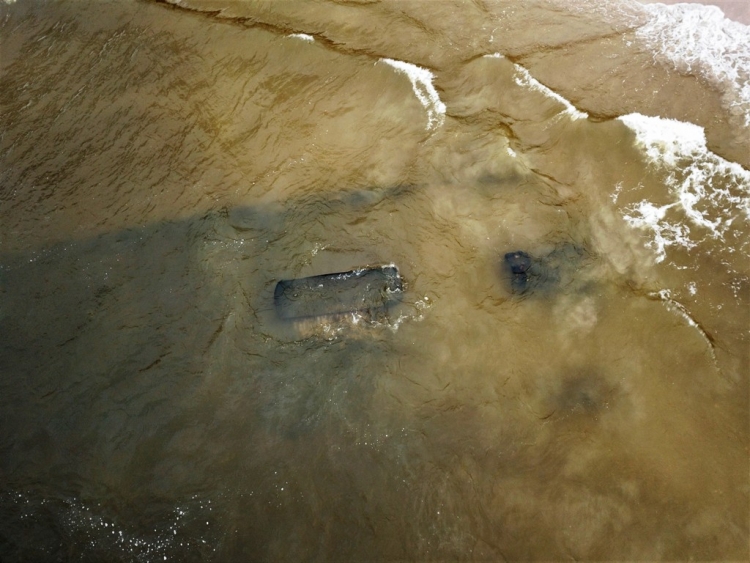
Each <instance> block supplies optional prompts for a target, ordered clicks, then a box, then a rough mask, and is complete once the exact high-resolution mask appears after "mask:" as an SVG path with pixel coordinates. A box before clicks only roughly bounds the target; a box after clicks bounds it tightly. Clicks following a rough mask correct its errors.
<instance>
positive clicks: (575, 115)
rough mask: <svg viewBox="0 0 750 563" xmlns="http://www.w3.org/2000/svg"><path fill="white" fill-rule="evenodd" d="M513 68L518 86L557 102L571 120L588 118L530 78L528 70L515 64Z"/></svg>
mask: <svg viewBox="0 0 750 563" xmlns="http://www.w3.org/2000/svg"><path fill="white" fill-rule="evenodd" d="M513 66H515V68H516V75H515V77H514V80H515V82H516V84H518V85H519V86H522V87H524V88H529V89H531V90H536V91H537V92H541V93H542V94H544V95H545V96H547V97H548V98H552V99H553V100H557V101H558V102H560V103H561V104H563V105H564V106H565V112H566V113H567V114H568V115H570V117H571V119H585V118H587V117H588V116H589V115H588V114H587V113H585V112H582V111H581V110H579V109H578V108H577V107H575V106H574V105H573V104H571V103H570V101H568V100H566V99H565V98H563V97H562V96H561V95H560V94H558V93H557V92H555V91H554V90H552V89H550V88H548V87H547V86H545V85H544V84H542V83H541V82H539V81H538V80H537V79H536V78H534V77H533V76H531V73H530V72H529V71H528V70H526V69H525V68H524V67H522V66H521V65H519V64H517V63H516V64H514V65H513Z"/></svg>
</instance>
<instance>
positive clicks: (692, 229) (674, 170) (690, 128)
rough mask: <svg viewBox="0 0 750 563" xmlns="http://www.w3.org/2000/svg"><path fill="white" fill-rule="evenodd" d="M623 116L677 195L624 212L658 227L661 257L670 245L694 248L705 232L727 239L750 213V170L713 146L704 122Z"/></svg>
mask: <svg viewBox="0 0 750 563" xmlns="http://www.w3.org/2000/svg"><path fill="white" fill-rule="evenodd" d="M619 120H620V121H622V122H623V123H624V124H625V125H627V126H628V127H629V128H630V129H631V130H632V131H633V132H634V133H635V136H636V144H637V145H638V146H639V147H640V148H641V150H643V152H644V154H645V156H646V158H647V160H648V161H649V163H650V164H651V165H652V166H653V167H654V168H656V169H659V170H660V171H661V172H662V173H664V174H665V175H666V180H665V183H666V185H667V186H668V188H669V191H670V194H671V195H672V196H673V201H671V202H670V203H667V204H664V205H655V204H654V203H652V202H650V201H647V200H643V201H641V202H639V203H637V204H634V205H630V206H628V207H627V208H626V210H625V214H624V218H625V220H626V221H627V222H628V223H629V224H630V225H631V226H633V227H637V228H642V229H646V230H650V231H651V232H652V234H653V239H652V243H651V246H652V247H653V248H654V250H655V251H656V261H657V262H661V261H663V260H664V258H665V256H666V249H667V248H668V247H670V246H682V247H685V248H688V249H689V248H693V247H695V246H696V245H697V244H699V243H700V241H702V240H703V239H704V238H705V237H709V238H713V239H716V240H722V241H724V240H725V237H726V235H727V233H729V232H730V231H731V230H732V226H733V223H734V222H735V220H737V219H738V218H739V219H741V220H742V221H744V220H748V219H750V172H749V171H747V170H745V169H744V168H742V166H740V165H739V164H737V163H734V162H729V161H727V160H725V159H723V158H721V157H720V156H718V155H716V154H714V153H713V152H711V151H710V150H708V148H707V147H706V136H705V132H704V130H703V128H702V127H699V126H697V125H694V124H692V123H683V122H680V121H676V120H673V119H663V118H660V117H649V116H645V115H641V114H637V113H634V114H630V115H625V116H622V117H620V118H619Z"/></svg>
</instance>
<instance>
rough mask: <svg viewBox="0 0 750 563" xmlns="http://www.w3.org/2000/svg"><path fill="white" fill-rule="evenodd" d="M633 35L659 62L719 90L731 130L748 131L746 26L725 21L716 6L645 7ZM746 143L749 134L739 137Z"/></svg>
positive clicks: (749, 32)
mask: <svg viewBox="0 0 750 563" xmlns="http://www.w3.org/2000/svg"><path fill="white" fill-rule="evenodd" d="M643 9H644V10H645V11H646V13H647V14H648V16H649V19H648V21H647V23H646V24H645V25H643V26H641V27H640V28H639V29H638V30H637V32H636V36H637V37H638V38H639V39H640V40H641V41H642V42H643V43H644V44H645V45H646V46H647V47H648V48H649V49H650V50H651V51H653V53H654V59H655V60H656V61H658V62H659V63H662V64H665V65H667V66H669V67H672V68H674V69H675V70H676V71H677V72H679V73H682V74H692V75H696V76H698V77H700V78H701V79H703V80H705V81H707V82H708V83H710V84H711V85H713V86H714V87H715V88H716V89H717V90H718V91H720V92H722V101H723V104H724V106H725V107H726V108H727V110H728V111H729V113H730V114H731V116H732V117H731V119H732V121H733V122H734V124H735V125H736V126H738V127H737V128H738V129H739V126H744V127H745V128H747V127H750V27H749V26H746V25H743V24H741V23H738V22H735V21H732V20H729V19H727V18H725V17H724V14H723V12H722V11H721V10H720V9H719V8H717V7H716V6H704V5H702V4H675V5H671V6H666V5H664V4H648V5H646V6H644V7H643ZM740 134H741V135H743V139H742V141H743V142H748V143H750V130H748V129H745V130H744V131H743V132H742V133H740Z"/></svg>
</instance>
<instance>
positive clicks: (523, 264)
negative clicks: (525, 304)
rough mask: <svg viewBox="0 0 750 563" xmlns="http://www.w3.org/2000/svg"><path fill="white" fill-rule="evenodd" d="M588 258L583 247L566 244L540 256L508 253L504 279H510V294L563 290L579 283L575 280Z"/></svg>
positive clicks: (521, 251)
mask: <svg viewBox="0 0 750 563" xmlns="http://www.w3.org/2000/svg"><path fill="white" fill-rule="evenodd" d="M587 256H588V254H587V252H586V251H585V250H584V249H583V248H581V247H579V246H576V245H573V244H564V245H562V246H560V247H558V248H556V249H554V250H553V251H552V252H550V253H548V254H545V255H543V256H541V257H536V256H531V255H530V254H528V253H526V252H524V251H523V250H515V251H513V252H508V253H507V254H505V257H504V258H505V259H504V261H503V270H504V276H503V277H504V278H506V279H508V280H509V282H510V291H511V293H515V294H523V293H526V292H528V291H530V290H538V291H554V290H560V289H562V288H564V287H567V286H569V285H570V284H574V283H579V282H577V281H576V280H578V278H579V277H580V276H579V274H580V270H581V269H582V268H583V267H584V265H585V263H586V260H587Z"/></svg>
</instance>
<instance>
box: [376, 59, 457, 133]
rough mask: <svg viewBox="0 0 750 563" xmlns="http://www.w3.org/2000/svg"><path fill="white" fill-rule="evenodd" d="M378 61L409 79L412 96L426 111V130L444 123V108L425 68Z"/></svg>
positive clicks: (400, 62)
mask: <svg viewBox="0 0 750 563" xmlns="http://www.w3.org/2000/svg"><path fill="white" fill-rule="evenodd" d="M380 61H381V62H384V63H385V64H387V65H390V66H392V67H393V68H395V69H396V70H397V71H398V72H401V73H403V74H405V75H406V76H407V77H408V78H409V80H410V81H411V87H412V89H413V90H414V95H415V96H416V97H417V99H418V100H419V101H420V103H421V104H422V105H423V106H424V108H425V109H426V110H427V130H428V131H431V130H433V129H435V128H437V127H440V126H441V125H442V124H443V122H444V121H445V110H446V107H445V104H444V103H443V102H442V101H441V100H440V96H439V95H438V93H437V90H435V86H433V84H432V81H433V79H434V78H435V77H434V75H433V74H432V72H430V71H429V70H427V69H426V68H422V67H419V66H417V65H414V64H411V63H407V62H404V61H397V60H395V59H380Z"/></svg>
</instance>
